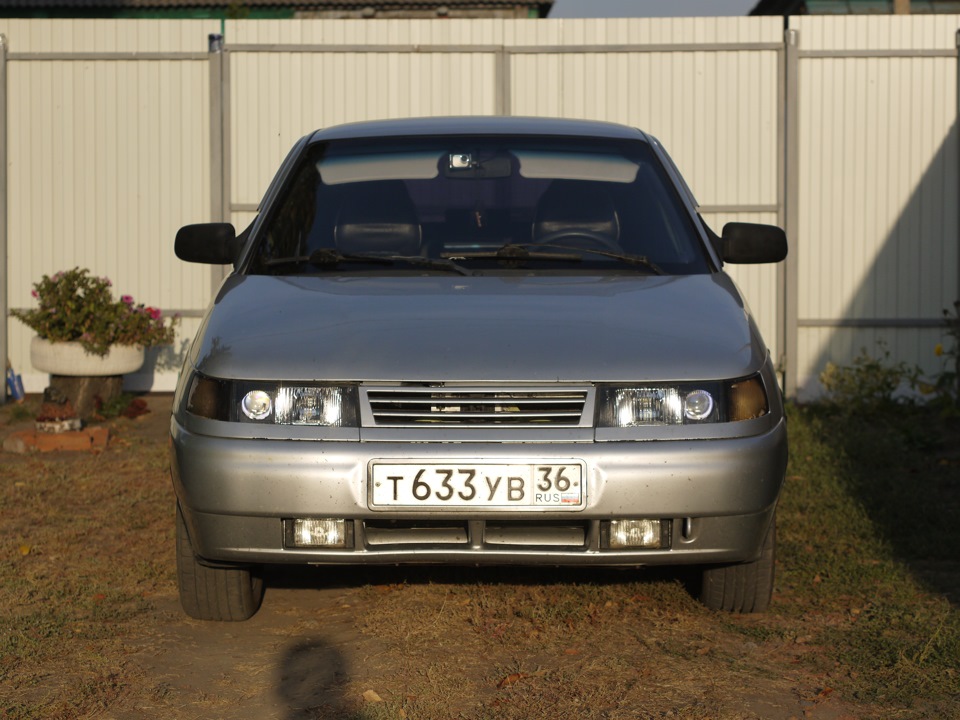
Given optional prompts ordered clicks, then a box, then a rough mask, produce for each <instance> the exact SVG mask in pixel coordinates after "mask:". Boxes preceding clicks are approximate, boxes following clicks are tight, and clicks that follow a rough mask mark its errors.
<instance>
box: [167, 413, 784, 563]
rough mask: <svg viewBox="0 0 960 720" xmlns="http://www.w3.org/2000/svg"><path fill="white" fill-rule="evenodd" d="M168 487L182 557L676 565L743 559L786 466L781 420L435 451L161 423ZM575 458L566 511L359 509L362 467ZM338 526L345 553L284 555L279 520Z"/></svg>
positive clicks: (754, 547)
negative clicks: (577, 476)
mask: <svg viewBox="0 0 960 720" xmlns="http://www.w3.org/2000/svg"><path fill="white" fill-rule="evenodd" d="M171 432H172V444H171V447H172V457H171V470H172V475H173V482H174V488H175V490H176V494H177V498H178V500H179V502H180V505H181V508H182V510H183V513H184V517H185V519H186V522H187V527H188V532H189V534H190V539H191V542H192V544H193V547H194V550H195V551H196V552H197V554H198V555H199V556H201V557H202V558H204V559H207V560H209V561H214V562H242V563H297V564H307V563H317V564H337V563H347V564H362V563H391V564H392V563H451V564H514V563H517V564H519V563H523V564H549V565H630V566H639V565H675V564H690V563H725V562H738V561H748V560H753V559H755V558H756V557H757V556H758V554H759V552H760V546H761V544H762V541H763V537H764V534H765V532H766V530H767V527H768V525H769V523H770V521H771V519H772V516H773V512H774V509H775V507H776V502H777V498H778V496H779V493H780V488H781V485H782V483H783V477H784V472H785V469H786V462H787V440H786V426H785V421H784V420H783V419H782V418H781V419H779V420H777V421H775V422H773V423H771V424H769V425H768V426H767V427H766V428H765V429H764V431H763V432H760V433H758V434H755V435H751V436H748V437H736V438H730V437H726V438H719V439H695V440H668V441H651V442H582V443H581V442H556V443H513V444H507V443H440V442H428V443H419V444H416V445H412V444H411V443H408V442H348V441H305V440H275V439H241V438H223V437H216V436H210V435H201V434H198V433H196V432H191V431H190V430H188V429H187V428H185V427H184V426H183V425H181V424H180V423H179V422H178V421H177V420H176V418H175V419H174V420H173V421H172V422H171ZM412 455H415V456H416V457H418V458H423V459H425V460H433V461H437V462H447V463H449V462H455V461H457V460H460V461H463V460H465V459H471V460H477V459H481V458H484V459H493V458H495V459H497V460H503V461H505V462H509V461H511V460H515V461H520V460H521V459H529V458H531V457H536V458H538V459H542V462H545V463H546V462H550V461H551V460H552V459H569V458H577V459H579V460H582V461H583V462H584V463H585V468H586V493H587V496H586V497H587V500H586V507H585V508H584V509H583V510H579V511H576V512H529V511H509V512H504V511H501V512H496V511H490V510H483V509H481V508H477V509H476V510H475V511H472V512H469V513H465V512H464V511H463V510H459V511H452V512H440V511H429V512H423V511H421V512H410V511H406V512H401V511H390V512H384V511H375V510H371V509H370V507H369V503H368V496H367V468H368V464H369V462H370V460H372V459H389V458H397V459H404V458H409V457H411V456H412ZM309 517H322V518H345V519H347V520H348V521H350V522H351V523H352V525H353V532H354V547H353V548H350V549H337V550H334V549H299V548H298V549H289V548H286V547H285V545H284V529H283V521H284V520H285V519H290V518H309ZM611 518H653V519H661V520H668V521H670V525H669V527H670V535H669V540H670V542H669V547H668V548H666V549H656V550H634V549H629V550H612V549H608V548H605V547H604V542H603V538H602V534H603V533H602V529H603V522H604V521H606V520H609V519H611Z"/></svg>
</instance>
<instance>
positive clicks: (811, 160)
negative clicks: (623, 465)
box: [791, 15, 960, 398]
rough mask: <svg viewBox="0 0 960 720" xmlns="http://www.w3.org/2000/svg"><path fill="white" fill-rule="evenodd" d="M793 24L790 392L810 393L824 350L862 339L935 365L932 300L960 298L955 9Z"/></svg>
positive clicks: (843, 355)
mask: <svg viewBox="0 0 960 720" xmlns="http://www.w3.org/2000/svg"><path fill="white" fill-rule="evenodd" d="M791 27H792V28H795V29H797V30H798V31H799V97H798V98H797V103H798V109H799V141H798V142H799V147H798V150H799V154H798V157H799V164H798V167H797V168H794V169H793V170H794V171H795V172H796V173H797V175H796V178H797V183H798V190H799V192H798V198H797V202H798V207H799V226H798V228H797V233H796V237H795V238H794V246H795V248H796V261H797V262H798V263H799V267H798V272H799V278H800V282H799V285H798V298H797V300H798V302H797V314H798V328H797V350H798V353H797V363H796V364H797V383H798V394H799V396H800V397H801V398H802V397H810V396H813V395H816V394H817V393H819V392H820V386H819V380H818V375H819V373H820V371H821V370H822V368H823V366H824V365H825V363H826V362H827V361H828V360H833V361H834V362H839V363H849V362H850V360H851V359H852V358H853V357H855V356H856V355H857V354H858V353H859V352H861V349H864V348H865V349H866V350H867V352H869V353H871V354H872V355H874V356H880V355H881V354H882V353H883V352H884V351H885V350H884V348H886V350H889V351H890V353H891V358H892V359H895V360H902V361H904V362H907V363H909V364H910V365H921V366H922V367H924V368H925V369H926V370H927V371H936V370H937V369H939V368H940V360H939V359H938V358H936V356H935V355H934V352H933V350H934V346H935V344H936V343H937V342H938V341H940V340H941V339H942V337H943V333H942V329H941V328H939V327H938V323H939V321H940V319H941V318H942V315H941V313H942V310H943V309H944V308H946V307H951V305H952V302H953V300H955V299H957V298H958V297H960V288H958V267H960V260H958V253H957V240H958V232H960V228H958V215H957V213H958V200H960V187H958V160H960V154H958V153H960V147H958V144H957V126H956V122H957V57H956V33H957V28H960V16H944V15H937V16H933V15H927V16H918V17H912V18H897V17H892V16H869V17H849V18H827V17H802V18H792V19H791ZM878 343H881V344H880V345H878Z"/></svg>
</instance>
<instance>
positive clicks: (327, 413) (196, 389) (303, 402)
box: [187, 375, 357, 427]
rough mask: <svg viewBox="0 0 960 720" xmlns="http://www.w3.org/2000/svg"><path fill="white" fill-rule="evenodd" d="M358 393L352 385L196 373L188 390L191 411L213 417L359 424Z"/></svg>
mask: <svg viewBox="0 0 960 720" xmlns="http://www.w3.org/2000/svg"><path fill="white" fill-rule="evenodd" d="M356 397H357V391H356V388H355V387H353V386H350V385H306V384H304V385H286V384H280V383H260V382H253V381H240V382H228V381H224V380H213V379H211V378H206V377H203V376H202V375H195V376H194V378H193V380H192V381H191V384H190V388H189V390H188V391H187V412H189V413H191V414H193V415H197V416H199V417H205V418H210V419H211V420H230V421H234V422H252V423H260V424H263V423H266V424H272V425H316V426H321V427H356V426H357V400H356Z"/></svg>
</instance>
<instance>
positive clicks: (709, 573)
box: [700, 515, 777, 613]
mask: <svg viewBox="0 0 960 720" xmlns="http://www.w3.org/2000/svg"><path fill="white" fill-rule="evenodd" d="M776 555H777V519H776V515H774V517H773V519H772V520H771V521H770V526H769V527H768V528H767V534H766V536H765V537H764V540H763V547H762V549H761V551H760V557H759V558H757V559H756V560H754V561H753V562H746V563H740V564H738V565H724V566H722V567H711V568H706V569H705V570H704V571H703V578H702V580H701V585H700V602H702V603H703V604H704V605H706V606H707V607H708V608H711V609H713V610H726V611H727V612H738V613H757V612H764V611H765V610H766V609H767V608H768V607H769V606H770V598H771V597H772V596H773V579H774V566H775V563H776Z"/></svg>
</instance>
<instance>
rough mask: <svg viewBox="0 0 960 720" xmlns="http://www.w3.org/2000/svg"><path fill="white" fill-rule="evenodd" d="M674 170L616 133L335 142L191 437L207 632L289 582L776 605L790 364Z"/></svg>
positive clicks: (773, 248)
mask: <svg viewBox="0 0 960 720" xmlns="http://www.w3.org/2000/svg"><path fill="white" fill-rule="evenodd" d="M786 252H787V246H786V238H785V236H784V234H783V232H782V231H781V230H780V229H779V228H775V227H771V226H764V225H748V224H742V223H730V224H728V225H726V226H725V227H724V228H723V233H722V236H717V235H715V234H714V233H713V232H712V231H711V230H710V228H709V227H708V226H707V225H706V224H705V223H704V222H703V220H702V218H701V217H700V216H699V215H698V212H697V206H696V202H695V200H694V198H693V196H692V194H691V192H690V191H689V189H688V188H687V186H686V184H685V183H684V181H683V180H682V179H681V177H680V175H679V173H678V172H677V169H676V167H675V166H674V164H673V162H672V161H671V160H670V158H669V156H668V155H667V153H666V152H665V150H664V149H663V147H662V146H661V145H660V143H659V142H658V141H657V140H656V139H655V138H653V137H651V136H649V135H646V134H644V133H643V132H641V131H639V130H636V129H633V128H629V127H624V126H621V125H613V124H607V123H599V122H585V121H573V120H553V119H536V118H502V117H500V118H497V117H477V118H431V119H416V120H396V121H383V122H367V123H357V124H350V125H343V126H339V127H333V128H328V129H325V130H320V131H317V132H315V133H313V134H311V135H308V136H306V137H304V138H303V139H301V140H300V141H299V142H298V143H297V144H296V145H295V147H294V148H293V149H292V150H291V152H290V154H289V155H288V157H287V159H286V160H285V161H284V163H283V165H282V166H281V168H280V170H279V172H278V173H277V176H276V178H275V179H274V180H273V182H272V184H271V185H270V188H269V189H268V191H267V193H266V195H265V197H264V199H263V201H262V203H261V205H260V211H259V213H258V215H257V218H256V220H255V221H254V222H253V223H252V224H251V225H250V227H249V228H247V229H246V230H245V231H244V232H243V233H241V234H240V235H239V236H237V235H236V233H235V230H234V228H233V226H232V225H228V224H204V225H189V226H186V227H184V228H182V229H181V230H180V231H179V233H178V234H177V239H176V253H177V255H178V257H180V258H181V259H183V260H186V261H188V262H202V263H221V264H227V263H232V265H233V268H234V271H233V273H232V274H230V275H229V277H227V278H226V280H225V281H224V282H223V285H222V286H221V287H220V288H219V291H218V292H217V294H216V297H215V298H214V301H213V303H212V304H211V305H210V308H209V309H208V311H207V313H206V315H205V317H204V320H203V323H202V325H201V327H200V330H199V332H198V334H197V337H196V339H195V340H194V342H193V345H192V347H191V349H190V351H189V355H188V357H187V359H186V362H185V364H184V367H183V370H182V372H181V375H180V379H179V384H178V387H177V393H176V396H175V400H174V413H173V418H172V420H171V433H172V444H171V447H172V475H173V484H174V488H175V490H176V495H177V528H176V530H177V558H178V565H177V572H178V579H179V585H180V600H181V604H182V605H183V608H184V610H185V611H186V612H187V614H189V615H191V616H192V617H195V618H200V619H209V620H242V619H246V618H248V617H250V616H251V615H253V614H254V613H255V612H256V611H257V609H258V608H259V606H260V602H261V598H262V594H263V581H262V570H263V566H264V565H266V564H271V563H288V564H289V563H295V564H321V565H322V564H339V563H349V564H362V563H390V564H394V563H451V564H464V565H466V564H470V565H474V564H481V563H484V564H501V565H512V564H522V563H526V564H537V565H568V566H571V565H580V566H585V565H589V566H595V565H605V566H628V567H640V566H651V565H688V566H696V567H697V568H698V570H699V571H701V574H700V575H699V576H698V577H701V578H702V582H701V583H700V588H699V590H698V593H699V595H700V598H701V599H702V601H703V602H704V603H706V604H707V605H708V606H709V607H711V608H717V609H724V610H731V611H738V612H755V611H761V610H764V609H765V608H766V607H767V605H768V603H769V601H770V597H771V592H772V589H773V578H774V555H775V543H776V540H775V519H774V518H775V509H776V505H777V498H778V496H779V493H780V488H781V485H782V483H783V478H784V471H785V467H786V461H787V433H786V425H785V419H784V414H783V406H782V401H781V397H780V392H779V389H778V384H777V379H776V376H775V373H774V368H773V365H772V364H771V360H770V356H769V353H768V351H767V348H766V347H765V345H764V343H763V340H762V339H761V337H760V334H759V332H758V331H757V327H756V325H755V323H754V321H753V319H752V318H751V316H750V313H749V311H748V309H747V306H746V302H745V301H744V298H743V297H742V295H741V293H740V291H739V290H738V289H737V287H736V285H735V284H734V283H733V282H732V281H731V279H730V278H729V277H728V276H727V275H726V274H725V273H724V272H723V269H722V268H723V264H724V263H725V262H727V263H766V262H777V261H779V260H782V259H783V258H784V257H785V255H786Z"/></svg>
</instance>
